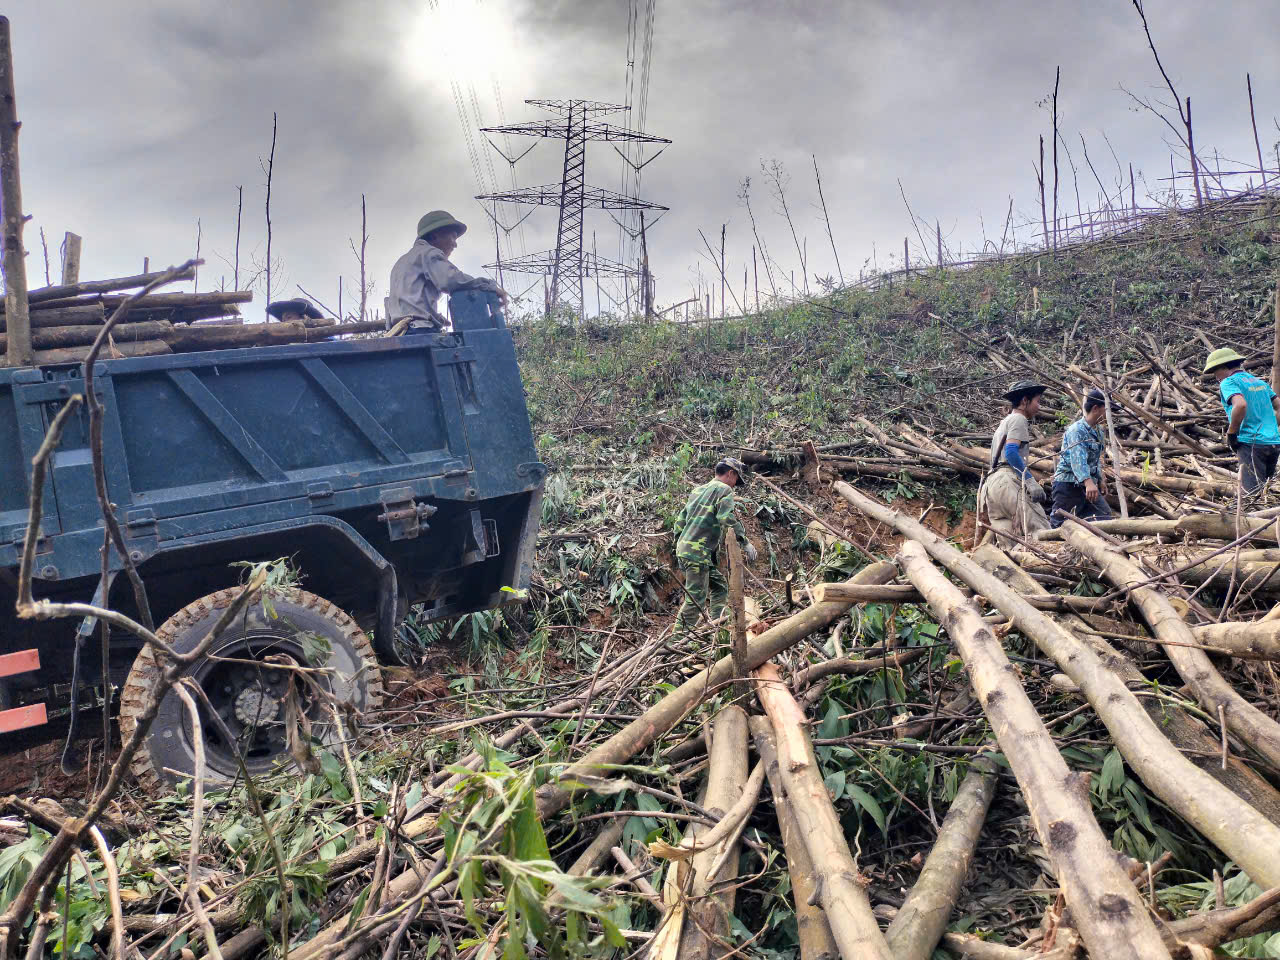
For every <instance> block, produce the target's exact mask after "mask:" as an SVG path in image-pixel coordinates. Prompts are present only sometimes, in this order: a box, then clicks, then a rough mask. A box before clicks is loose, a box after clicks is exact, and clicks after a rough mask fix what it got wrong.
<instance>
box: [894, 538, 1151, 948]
mask: <svg viewBox="0 0 1280 960" xmlns="http://www.w3.org/2000/svg"><path fill="white" fill-rule="evenodd" d="M898 560H899V563H900V564H901V565H902V567H903V569H904V571H905V572H906V574H907V576H908V577H910V579H911V582H912V583H914V584H915V585H916V586H917V587H919V588H920V592H921V593H923V594H924V595H925V596H926V597H928V602H929V608H930V609H931V610H932V611H933V614H934V616H935V617H936V618H937V620H938V622H939V623H941V624H942V625H944V626H945V627H946V629H947V633H948V634H949V635H950V637H951V641H952V643H954V644H955V647H956V650H957V652H958V653H959V654H960V656H961V657H962V658H963V659H964V662H965V666H966V667H967V668H968V671H969V677H970V681H971V682H972V683H973V688H974V692H975V693H976V694H977V697H978V701H979V703H981V704H982V708H983V711H984V712H985V713H986V715H987V717H988V719H989V720H990V721H991V725H992V728H993V730H994V732H995V735H996V739H997V741H998V742H999V744H1000V748H1001V750H1003V751H1004V754H1005V756H1006V757H1007V758H1008V760H1009V765H1010V766H1011V767H1012V768H1013V772H1014V775H1015V776H1016V777H1017V779H1018V785H1019V786H1020V787H1021V788H1022V793H1023V796H1024V797H1025V798H1026V801H1027V806H1028V808H1029V809H1030V811H1031V820H1032V823H1033V825H1034V826H1035V830H1036V833H1037V835H1038V836H1039V837H1040V842H1041V843H1042V844H1044V847H1045V849H1046V850H1047V851H1048V854H1049V859H1050V861H1051V862H1052V863H1053V868H1054V873H1055V875H1056V877H1057V880H1058V884H1059V886H1060V887H1061V889H1062V894H1063V896H1064V898H1065V899H1066V902H1067V905H1068V906H1069V907H1070V908H1071V912H1072V916H1073V919H1074V922H1075V926H1076V928H1077V929H1078V930H1079V931H1080V934H1081V936H1082V937H1083V939H1084V942H1085V944H1086V946H1087V947H1088V948H1089V951H1090V953H1092V954H1093V955H1094V956H1097V957H1107V958H1108V960H1120V958H1127V957H1132V958H1151V960H1156V958H1159V960H1164V958H1167V957H1168V956H1169V951H1168V950H1167V949H1166V948H1165V946H1164V943H1163V942H1162V941H1161V939H1160V934H1159V933H1158V932H1157V931H1156V928H1155V924H1154V923H1152V921H1151V918H1150V916H1149V915H1148V914H1147V909H1146V905H1145V904H1144V903H1143V902H1142V901H1141V899H1139V897H1138V895H1137V892H1136V891H1135V890H1134V887H1133V883H1132V882H1131V881H1130V880H1129V877H1128V876H1127V875H1126V873H1125V871H1124V870H1123V869H1121V867H1120V864H1119V863H1117V862H1116V859H1115V856H1114V852H1113V851H1112V849H1111V844H1110V843H1109V842H1108V840H1107V838H1106V836H1104V835H1103V833H1102V830H1101V829H1100V828H1099V827H1098V822H1097V821H1096V820H1095V819H1094V818H1093V811H1092V809H1091V808H1090V806H1089V798H1088V787H1087V777H1082V776H1081V775H1080V774H1075V773H1072V772H1071V771H1070V770H1069V769H1068V768H1067V764H1066V762H1065V761H1064V760H1063V759H1062V756H1061V754H1059V753H1058V750H1057V747H1056V746H1055V745H1054V742H1053V738H1052V737H1050V736H1049V732H1048V731H1047V730H1046V729H1045V728H1044V723H1043V722H1042V721H1041V720H1040V715H1039V713H1038V712H1037V711H1036V708H1035V706H1034V705H1033V704H1032V703H1031V701H1030V700H1029V699H1028V698H1027V694H1026V691H1025V690H1024V689H1023V688H1022V684H1021V683H1019V682H1018V679H1017V673H1016V672H1015V671H1014V669H1013V665H1012V664H1011V663H1010V662H1009V659H1008V657H1006V656H1005V653H1004V649H1003V648H1002V647H1001V646H1000V641H999V640H997V639H996V637H995V635H994V634H993V633H992V632H991V629H990V627H988V626H987V625H986V624H985V623H983V621H982V616H981V614H979V613H978V610H977V608H976V607H974V605H973V603H972V602H970V601H968V600H966V599H965V598H964V596H963V595H962V594H961V593H960V591H959V590H957V589H956V587H955V586H954V585H953V584H952V583H950V582H949V581H948V580H947V579H946V577H944V576H943V575H942V574H941V573H940V572H939V571H938V569H937V568H936V567H935V566H934V565H933V563H932V561H930V559H929V557H928V554H927V553H926V552H925V548H924V545H923V544H921V543H920V542H919V541H916V540H907V541H906V542H904V543H903V545H902V549H901V551H900V552H899V554H898Z"/></svg>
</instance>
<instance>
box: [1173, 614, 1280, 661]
mask: <svg viewBox="0 0 1280 960" xmlns="http://www.w3.org/2000/svg"><path fill="white" fill-rule="evenodd" d="M1191 632H1192V633H1194V634H1195V636H1196V639H1197V640H1199V641H1200V642H1201V643H1203V644H1204V645H1205V646H1206V647H1217V648H1218V649H1220V650H1225V651H1226V652H1227V653H1229V654H1230V655H1231V656H1233V657H1240V658H1241V659H1244V660H1280V620H1258V621H1256V622H1253V623H1208V624H1204V625H1202V626H1198V627H1192V628H1191Z"/></svg>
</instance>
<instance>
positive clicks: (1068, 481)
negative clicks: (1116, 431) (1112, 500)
mask: <svg viewBox="0 0 1280 960" xmlns="http://www.w3.org/2000/svg"><path fill="white" fill-rule="evenodd" d="M1106 415H1107V407H1106V400H1105V399H1104V398H1103V396H1102V391H1101V390H1097V389H1093V390H1090V391H1089V392H1088V394H1087V395H1086V396H1085V398H1084V416H1082V417H1081V418H1080V419H1079V420H1077V421H1076V422H1075V423H1073V424H1072V425H1071V426H1069V427H1067V432H1066V433H1064V434H1063V435H1062V453H1061V455H1060V456H1059V457H1058V467H1057V469H1056V470H1054V471H1053V510H1052V512H1051V514H1050V521H1049V522H1050V523H1052V524H1053V526H1054V527H1055V528H1056V527H1060V526H1062V524H1063V522H1064V521H1065V519H1066V518H1065V517H1063V516H1062V513H1074V514H1075V515H1076V516H1077V517H1080V518H1081V519H1082V520H1106V519H1109V518H1110V516H1111V507H1110V506H1109V505H1108V504H1107V501H1106V500H1105V499H1104V498H1105V497H1106V495H1107V478H1106V477H1104V476H1103V475H1102V431H1101V430H1099V429H1098V424H1099V423H1100V422H1101V421H1102V418H1103V417H1105V416H1106ZM1058 511H1062V513H1059V512H1058Z"/></svg>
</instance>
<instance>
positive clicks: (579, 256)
mask: <svg viewBox="0 0 1280 960" xmlns="http://www.w3.org/2000/svg"><path fill="white" fill-rule="evenodd" d="M525 103H527V104H530V105H532V106H535V107H542V108H543V109H545V110H548V111H550V112H551V113H554V114H557V115H558V119H555V120H535V121H532V122H530V123H513V124H508V125H506V126H501V127H482V128H481V130H482V132H484V133H506V134H516V135H523V136H529V137H549V138H550V137H554V138H555V139H557V140H563V141H564V174H563V176H562V177H561V179H560V183H558V184H554V183H553V184H547V185H546V186H541V187H521V188H519V189H517V190H509V191H506V192H505V193H491V194H482V195H481V196H479V197H477V198H476V199H477V200H494V201H505V202H508V203H530V204H538V205H541V206H559V207H560V223H559V225H558V227H557V228H556V247H555V249H554V250H549V251H547V252H545V253H535V254H530V255H528V256H525V257H521V258H519V259H518V260H513V261H503V263H502V265H501V266H502V269H503V270H510V271H512V272H515V273H547V272H548V271H550V273H551V304H552V305H554V304H556V303H558V302H560V301H562V300H563V301H565V302H567V303H569V304H571V305H573V306H575V307H577V309H578V313H579V316H582V315H583V314H584V313H585V310H584V303H583V293H582V278H583V276H584V275H587V274H588V273H589V272H591V271H594V272H596V273H597V274H598V275H601V276H623V275H628V274H632V273H638V272H639V271H637V270H635V269H634V268H632V267H628V266H626V265H625V264H621V263H616V262H614V261H610V260H605V259H604V258H601V257H598V256H594V255H592V256H589V257H588V256H586V255H584V252H583V249H582V221H583V214H584V211H585V209H586V208H587V207H593V208H594V207H599V208H600V209H602V210H666V209H667V208H666V207H664V206H661V205H659V204H656V203H648V202H646V201H644V200H640V199H639V198H637V197H629V196H625V195H624V194H621V193H615V192H614V191H612V190H606V189H604V188H603V187H591V186H588V185H587V144H588V143H593V142H612V143H618V142H622V143H670V142H671V141H670V140H667V139H666V138H665V137H655V136H652V135H651V134H647V133H641V132H640V131H638V130H628V129H627V128H625V127H615V126H611V125H610V124H608V123H601V122H599V121H596V120H593V119H591V118H592V116H593V115H599V114H607V113H620V112H624V111H627V110H629V109H630V107H624V106H621V105H619V104H615V103H598V102H596V101H594V100H526V101H525ZM493 266H496V264H490V267H493Z"/></svg>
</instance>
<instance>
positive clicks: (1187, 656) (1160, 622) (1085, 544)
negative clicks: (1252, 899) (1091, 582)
mask: <svg viewBox="0 0 1280 960" xmlns="http://www.w3.org/2000/svg"><path fill="white" fill-rule="evenodd" d="M1068 528H1069V529H1068ZM1063 530H1064V536H1065V537H1066V541H1067V543H1069V544H1071V546H1073V547H1075V548H1076V549H1077V550H1078V551H1080V552H1081V553H1082V554H1084V555H1085V556H1087V557H1089V559H1091V560H1092V561H1093V562H1094V563H1096V564H1097V565H1098V566H1099V567H1101V568H1102V572H1103V574H1104V575H1105V576H1106V578H1107V579H1108V580H1110V581H1111V582H1112V583H1113V584H1115V585H1116V586H1118V587H1122V588H1123V587H1130V586H1132V587H1133V590H1132V593H1131V596H1132V598H1133V602H1134V603H1135V604H1136V605H1137V607H1138V609H1139V610H1141V611H1142V615H1143V617H1144V618H1145V619H1146V621H1147V623H1148V625H1149V626H1150V627H1151V630H1152V632H1153V633H1154V634H1155V635H1156V638H1157V639H1159V640H1163V641H1167V642H1166V643H1165V646H1164V650H1165V653H1166V655H1167V656H1168V657H1169V660H1170V662H1171V663H1172V664H1173V666H1174V668H1175V669H1176V670H1177V671H1178V674H1179V676H1181V677H1182V679H1183V680H1184V681H1186V683H1187V686H1189V687H1190V688H1191V690H1192V691H1193V692H1194V694H1195V697H1196V700H1197V702H1199V704H1200V706H1202V707H1203V708H1204V709H1205V711H1206V712H1207V713H1208V714H1209V715H1210V716H1212V717H1216V716H1218V715H1219V712H1218V708H1219V707H1221V708H1222V711H1223V714H1224V715H1225V717H1226V723H1227V727H1228V728H1229V729H1231V730H1232V731H1233V732H1234V733H1235V734H1236V735H1237V736H1238V737H1239V738H1240V739H1241V740H1243V741H1244V742H1245V743H1246V744H1247V745H1248V746H1249V747H1250V748H1251V749H1253V750H1256V751H1257V752H1258V754H1259V755H1260V756H1262V757H1265V758H1266V760H1267V761H1268V762H1269V763H1270V764H1271V765H1272V766H1273V767H1275V768H1276V769H1280V724H1278V723H1276V721H1274V720H1272V719H1271V718H1270V717H1268V716H1267V715H1266V714H1265V713H1263V712H1262V711H1261V710H1259V709H1258V708H1257V707H1255V706H1254V705H1253V704H1251V703H1249V701H1247V700H1245V698H1244V697H1242V696H1241V695H1240V694H1239V692H1238V691H1237V690H1236V689H1235V687H1233V686H1231V684H1229V683H1227V681H1226V680H1224V679H1223V678H1222V674H1220V673H1219V672H1218V670H1217V668H1216V667H1214V665H1213V663H1212V661H1210V660H1209V656H1208V654H1206V653H1205V652H1204V651H1203V650H1201V649H1200V648H1199V646H1198V644H1197V643H1196V638H1195V634H1193V633H1192V632H1191V628H1190V627H1188V626H1187V624H1186V623H1185V622H1184V621H1183V619H1182V617H1180V616H1178V612H1177V611H1176V610H1174V609H1173V605H1172V604H1170V603H1169V601H1168V599H1167V598H1166V597H1165V596H1164V594H1162V593H1161V592H1160V591H1159V590H1158V589H1157V588H1156V587H1155V586H1152V585H1147V586H1134V585H1135V584H1140V583H1145V582H1146V581H1147V580H1148V579H1149V578H1148V577H1147V575H1146V574H1145V573H1143V571H1142V570H1141V568H1139V567H1138V565H1137V564H1136V563H1134V562H1133V561H1132V560H1130V559H1129V558H1128V557H1126V556H1125V555H1124V554H1122V553H1120V552H1119V551H1117V550H1113V549H1111V548H1110V547H1109V546H1108V545H1107V544H1106V542H1105V541H1103V539H1102V538H1101V537H1099V536H1098V535H1097V534H1095V533H1091V532H1090V531H1088V530H1086V529H1085V528H1084V527H1082V526H1081V525H1080V524H1077V523H1066V524H1064V525H1063ZM1272 859H1273V861H1274V859H1275V857H1274V855H1273V857H1272ZM1241 865H1242V866H1243V864H1241ZM1246 870H1247V868H1246ZM1250 876H1253V874H1252V873H1250ZM1258 881H1259V882H1262V881H1261V878H1258ZM1277 883H1280V877H1277V879H1276V880H1272V881H1270V882H1269V883H1268V885H1269V886H1273V885H1276V884H1277Z"/></svg>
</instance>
